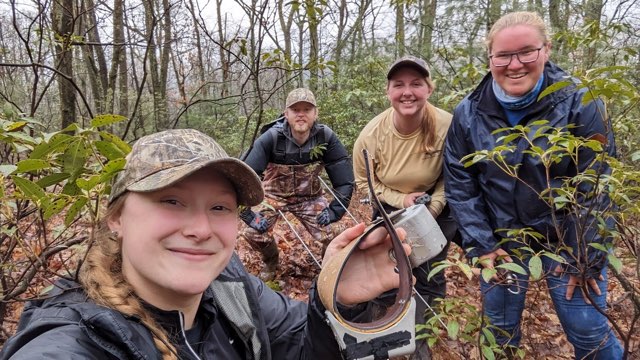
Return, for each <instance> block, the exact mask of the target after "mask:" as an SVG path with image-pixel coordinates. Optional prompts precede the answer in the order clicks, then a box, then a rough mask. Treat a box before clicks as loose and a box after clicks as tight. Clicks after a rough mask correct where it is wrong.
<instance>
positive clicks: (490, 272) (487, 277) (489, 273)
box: [480, 268, 498, 283]
mask: <svg viewBox="0 0 640 360" xmlns="http://www.w3.org/2000/svg"><path fill="white" fill-rule="evenodd" d="M497 272H498V271H496V269H489V268H483V269H482V271H481V272H480V274H481V275H482V279H483V280H484V282H487V283H488V282H489V281H491V278H492V277H493V276H494V275H495V274H496V273H497Z"/></svg>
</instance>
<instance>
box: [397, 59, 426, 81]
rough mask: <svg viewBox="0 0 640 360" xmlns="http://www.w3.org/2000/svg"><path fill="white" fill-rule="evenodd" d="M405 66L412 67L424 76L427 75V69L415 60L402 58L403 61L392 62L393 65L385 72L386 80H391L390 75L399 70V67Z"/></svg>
mask: <svg viewBox="0 0 640 360" xmlns="http://www.w3.org/2000/svg"><path fill="white" fill-rule="evenodd" d="M405 67H409V68H412V69H414V70H416V71H418V72H419V73H420V74H422V76H424V77H429V70H427V69H425V68H424V67H422V66H421V65H418V64H417V63H416V62H415V61H411V60H404V61H400V62H398V63H396V64H393V66H392V67H391V68H390V69H389V71H388V72H387V80H391V77H392V76H393V75H394V74H395V73H396V72H397V71H398V70H400V69H401V68H405Z"/></svg>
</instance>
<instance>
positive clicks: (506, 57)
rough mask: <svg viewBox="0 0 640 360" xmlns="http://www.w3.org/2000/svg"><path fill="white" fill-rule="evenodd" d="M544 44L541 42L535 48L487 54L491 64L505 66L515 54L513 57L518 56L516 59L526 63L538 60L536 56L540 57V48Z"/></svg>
mask: <svg viewBox="0 0 640 360" xmlns="http://www.w3.org/2000/svg"><path fill="white" fill-rule="evenodd" d="M544 46H545V44H542V46H540V47H539V48H537V49H529V50H522V51H518V52H513V53H506V54H500V55H489V59H491V63H492V64H493V66H496V67H505V66H509V64H511V61H512V60H513V56H514V55H515V57H516V58H518V61H520V63H522V64H528V63H532V62H534V61H536V60H538V58H539V57H540V50H542V48H544Z"/></svg>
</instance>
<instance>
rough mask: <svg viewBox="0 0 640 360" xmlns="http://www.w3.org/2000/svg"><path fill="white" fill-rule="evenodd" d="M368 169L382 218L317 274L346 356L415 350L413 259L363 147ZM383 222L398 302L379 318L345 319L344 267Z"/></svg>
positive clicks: (380, 356)
mask: <svg viewBox="0 0 640 360" xmlns="http://www.w3.org/2000/svg"><path fill="white" fill-rule="evenodd" d="M363 156H364V158H365V165H366V171H367V181H368V184H369V192H370V195H371V198H372V200H373V204H374V206H376V207H377V208H378V210H379V211H380V214H381V216H382V221H378V222H375V223H373V224H372V225H370V226H369V227H368V228H367V229H366V230H365V232H364V234H363V235H361V236H360V237H359V238H358V239H356V240H354V241H352V242H351V243H349V245H348V246H346V247H345V248H343V249H342V250H341V251H340V252H338V253H337V254H336V255H334V256H333V257H331V259H329V260H328V261H327V263H326V264H323V267H322V270H321V271H320V276H319V277H318V294H319V296H320V300H321V301H322V303H323V304H324V306H325V308H326V309H327V311H326V315H327V319H328V320H329V324H330V325H331V328H332V329H333V332H334V334H335V335H336V338H337V340H338V344H339V345H340V349H341V350H342V354H343V356H344V357H345V358H346V359H347V360H352V359H374V360H378V359H387V358H389V357H393V356H399V355H405V354H410V353H413V352H414V350H415V307H416V305H415V300H414V299H413V297H412V284H413V275H412V273H411V263H410V262H409V258H408V257H407V255H406V254H405V252H404V248H403V247H402V242H401V241H400V239H399V237H398V234H397V233H396V231H395V229H394V227H393V223H392V221H391V219H390V218H389V216H388V215H387V213H386V212H385V211H384V208H383V207H382V204H381V203H380V200H379V199H378V197H377V196H376V195H375V191H374V190H373V185H372V180H371V172H370V169H369V155H368V152H367V150H366V149H365V150H363ZM381 225H383V226H384V227H385V228H386V229H387V232H388V233H389V236H390V237H391V240H392V241H391V242H392V245H393V253H394V256H395V259H396V263H397V272H398V274H399V276H400V286H399V288H398V291H397V293H396V298H395V302H394V304H393V305H392V306H390V307H389V308H388V309H387V310H386V313H385V314H384V315H383V316H382V317H381V318H379V319H376V320H373V321H371V322H367V323H356V322H351V321H348V320H346V319H345V318H343V317H342V316H341V315H340V312H339V311H338V310H337V305H338V304H337V301H336V291H337V288H338V282H339V279H340V276H341V274H342V271H343V270H344V267H345V265H346V263H347V261H348V260H349V257H350V256H351V254H352V253H353V252H354V251H356V250H357V249H358V245H359V244H360V243H361V242H362V240H363V239H364V238H366V236H367V235H369V234H370V233H371V232H372V231H373V230H374V229H376V228H377V227H379V226H381Z"/></svg>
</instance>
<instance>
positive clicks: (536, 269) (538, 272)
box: [529, 255, 542, 280]
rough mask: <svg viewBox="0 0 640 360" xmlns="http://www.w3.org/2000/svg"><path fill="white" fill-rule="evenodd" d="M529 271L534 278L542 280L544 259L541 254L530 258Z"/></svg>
mask: <svg viewBox="0 0 640 360" xmlns="http://www.w3.org/2000/svg"><path fill="white" fill-rule="evenodd" d="M529 272H530V273H531V278H532V279H533V280H540V278H541V277H542V259H541V258H540V256H538V255H535V256H532V257H531V259H530V260H529Z"/></svg>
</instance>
